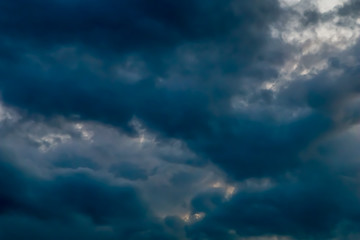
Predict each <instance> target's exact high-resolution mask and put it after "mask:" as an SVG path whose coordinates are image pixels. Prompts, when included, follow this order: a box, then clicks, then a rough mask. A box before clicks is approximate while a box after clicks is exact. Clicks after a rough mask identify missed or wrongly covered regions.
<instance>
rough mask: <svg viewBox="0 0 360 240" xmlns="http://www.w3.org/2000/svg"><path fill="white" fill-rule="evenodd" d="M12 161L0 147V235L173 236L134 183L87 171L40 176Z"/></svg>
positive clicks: (11, 237)
mask: <svg viewBox="0 0 360 240" xmlns="http://www.w3.org/2000/svg"><path fill="white" fill-rule="evenodd" d="M12 162H14V159H13V158H12V156H11V155H10V154H6V153H4V151H2V152H1V157H0V170H1V175H0V176H1V179H0V183H1V190H0V203H1V204H0V213H1V217H0V222H1V228H0V236H2V239H23V238H24V237H25V236H28V237H29V236H30V238H31V237H34V239H35V237H39V239H48V237H50V238H52V239H53V238H54V239H62V238H67V239H77V237H86V236H87V237H89V239H98V238H99V237H100V238H101V239H103V238H104V239H116V238H119V237H120V238H126V239H149V237H150V238H151V237H152V236H153V237H155V238H156V237H159V239H171V238H170V235H168V234H167V233H166V232H165V231H164V229H163V227H162V224H161V222H160V221H159V220H157V219H156V218H155V217H154V216H152V213H151V212H150V211H149V209H147V207H146V206H145V205H144V203H143V202H142V201H141V200H140V197H139V195H138V194H137V191H136V190H135V189H134V188H133V187H130V186H116V185H111V184H109V183H107V182H106V181H103V180H99V179H96V178H95V177H92V176H90V175H89V174H86V173H73V174H67V175H62V176H59V177H56V178H54V179H51V180H42V179H39V178H37V177H35V176H32V175H31V174H29V173H26V172H25V171H24V170H22V169H21V168H20V167H18V166H14V165H13V163H12ZM11 222H13V223H14V224H13V225H11V224H10V223H11ZM43 228H45V229H43ZM47 228H49V229H51V230H49V229H47ZM102 228H103V230H101V229H102ZM64 229H67V230H65V231H64ZM96 229H100V230H96ZM90 233H92V234H90ZM92 235H93V236H92ZM31 239H32V238H31ZM36 239H37V238H36ZM151 239H153V238H151ZM156 239H158V238H156Z"/></svg>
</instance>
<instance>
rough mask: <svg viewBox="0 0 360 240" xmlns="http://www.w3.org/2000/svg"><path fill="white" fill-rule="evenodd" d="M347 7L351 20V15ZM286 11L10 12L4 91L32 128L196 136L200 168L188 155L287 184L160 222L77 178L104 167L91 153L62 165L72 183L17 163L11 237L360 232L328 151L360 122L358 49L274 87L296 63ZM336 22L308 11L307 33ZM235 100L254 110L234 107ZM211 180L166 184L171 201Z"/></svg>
mask: <svg viewBox="0 0 360 240" xmlns="http://www.w3.org/2000/svg"><path fill="white" fill-rule="evenodd" d="M351 4H355V5H356V1H352V2H351ZM346 9H347V5H346V6H344V7H343V8H341V9H340V10H339V13H340V15H349V14H350V10H346ZM355 9H356V7H355ZM283 11H284V10H282V9H280V7H279V3H278V2H277V1H275V0H274V1H273V0H271V1H260V0H255V1H230V0H225V1H215V0H211V1H206V2H204V1H190V0H186V1H168V0H151V1H145V0H136V1H128V0H124V1H112V0H105V1H95V0H91V1H84V0H75V1H57V0H52V1H40V0H33V1H25V0H24V1H21V0H12V1H10V0H4V1H1V3H0V74H1V77H0V92H1V97H2V100H3V101H4V103H5V104H7V105H8V106H10V107H13V108H16V109H17V110H18V111H19V112H21V114H22V115H23V116H24V118H26V119H27V120H28V119H37V118H38V117H39V116H40V118H41V119H43V121H47V120H46V119H51V118H52V117H54V116H59V115H60V116H62V117H64V118H65V119H68V120H72V121H73V120H79V119H80V120H91V121H95V122H99V123H102V124H107V125H110V126H114V127H117V128H119V129H122V130H125V131H126V133H128V134H135V132H136V129H135V127H134V126H133V125H131V124H129V122H130V121H131V120H133V119H134V118H136V119H139V121H140V122H141V123H142V124H144V127H145V128H146V129H148V130H149V131H151V132H152V133H154V134H156V136H157V138H158V139H160V140H162V141H164V139H168V138H170V139H179V140H181V141H183V142H184V143H185V144H186V145H187V146H188V147H189V148H190V150H191V151H193V152H194V154H196V158H199V159H200V160H198V159H195V160H192V159H190V160H188V159H187V160H185V161H184V162H185V163H187V164H189V165H193V166H196V167H203V166H204V165H205V163H206V162H211V163H214V164H215V165H216V166H218V167H220V168H221V169H222V170H223V171H224V172H225V174H226V177H227V178H228V179H227V180H229V181H231V182H235V183H236V182H238V181H243V180H246V179H253V178H255V179H256V178H264V177H265V178H270V179H272V180H273V181H274V182H275V186H274V187H271V188H269V189H266V190H264V191H240V192H238V193H236V194H235V195H234V196H233V198H231V199H227V198H226V197H224V196H226V193H225V191H224V190H219V191H215V190H214V191H210V192H206V191H204V192H203V193H202V194H199V195H197V196H196V197H195V198H194V199H192V201H191V211H192V213H193V214H195V213H199V212H201V213H205V218H204V219H203V220H201V221H198V222H197V223H194V224H192V223H190V224H186V223H185V222H184V221H183V220H181V219H180V218H179V217H176V216H166V217H165V219H164V221H162V220H159V219H157V218H156V217H155V215H156V214H155V213H152V212H151V211H150V207H149V206H147V205H146V204H145V203H144V202H143V201H142V200H141V197H140V196H141V194H139V193H138V191H137V190H136V189H134V187H130V186H123V185H121V186H119V185H113V184H111V183H109V182H107V181H105V180H100V179H98V177H94V176H92V175H91V174H90V173H80V172H78V171H80V170H79V169H82V170H84V169H87V170H88V171H89V172H92V171H96V170H99V166H98V165H97V164H95V163H93V162H92V159H90V158H87V157H82V156H78V155H71V154H69V153H68V154H66V153H64V154H63V155H60V157H59V159H57V160H56V161H55V164H54V166H53V167H54V168H58V169H61V170H64V169H66V170H69V169H70V170H73V171H74V173H68V172H67V173H66V174H63V175H61V174H60V175H59V176H55V177H53V178H52V179H50V180H49V179H47V180H45V179H40V178H37V177H34V176H33V175H31V174H28V173H26V171H25V170H21V168H20V167H19V166H15V164H14V163H13V161H12V159H14V158H16V156H11V155H9V156H7V155H5V154H3V155H1V156H0V173H1V174H0V187H1V188H0V238H1V239H4V240H7V239H24V238H25V235H26V236H27V237H26V238H28V239H64V238H66V239H78V238H82V239H118V238H121V239H130V240H131V239H133V240H138V239H148V240H151V239H185V235H184V230H185V229H187V234H188V237H189V238H190V239H197V240H200V239H204V240H205V239H234V237H235V236H234V234H237V235H238V236H240V237H247V236H262V235H271V234H274V235H288V236H292V237H294V238H295V239H309V238H310V239H311V238H316V239H322V238H324V239H326V238H327V237H330V236H331V237H332V236H335V237H336V236H339V237H340V239H341V237H343V236H347V235H348V234H349V233H351V232H354V233H356V232H358V230H359V229H357V228H356V224H357V223H358V221H359V216H360V215H359V214H360V212H359V211H360V209H359V208H358V206H357V204H356V203H357V202H358V201H359V199H358V196H357V195H356V194H355V188H351V186H349V185H347V184H346V182H344V181H343V179H342V177H344V176H345V177H349V172H347V170H343V172H341V174H340V173H339V172H337V171H336V170H335V169H336V168H334V166H329V165H331V164H327V163H326V161H323V160H324V158H325V159H327V158H328V157H329V156H327V155H325V156H322V157H321V158H319V157H318V154H319V153H318V152H317V151H318V149H317V148H316V147H317V144H318V142H321V141H322V140H323V139H324V138H327V137H331V136H333V135H334V134H336V133H338V132H339V131H340V130H343V129H346V128H348V127H350V126H352V125H354V124H355V123H357V122H359V119H360V118H359V117H360V112H359V111H358V110H357V108H356V106H358V105H357V102H356V101H355V100H356V96H357V95H358V93H359V90H360V85H359V83H358V81H357V80H358V76H359V71H358V62H359V59H358V56H359V55H356V53H357V52H358V51H359V48H358V47H357V46H355V47H354V48H352V49H351V51H348V52H345V53H343V55H342V56H340V57H339V58H338V59H335V58H333V59H332V60H331V62H330V64H329V68H327V69H325V70H322V71H320V73H319V74H317V75H316V76H312V77H311V79H310V80H309V79H306V80H305V79H302V78H301V77H299V78H298V79H294V80H293V81H291V82H288V83H286V84H284V85H282V86H281V87H279V89H277V91H278V92H274V91H271V90H265V89H262V88H261V86H263V84H264V83H265V82H267V81H271V80H274V79H276V78H278V77H280V73H279V68H280V67H281V66H283V65H284V64H285V63H286V61H287V58H288V57H292V54H294V49H295V48H293V47H291V46H289V45H287V44H285V43H284V42H282V41H281V40H279V39H272V38H271V37H270V25H271V24H273V23H274V24H275V23H278V22H276V21H278V20H279V21H284V19H285V20H287V19H286V17H284V16H280V17H279V15H281V14H282V13H283ZM288 14H289V13H288ZM285 16H288V15H285ZM323 18H325V17H324V16H321V15H320V14H319V13H318V12H317V11H315V10H314V11H308V12H305V13H304V16H303V18H302V19H303V27H304V28H306V27H308V26H310V25H315V24H321V23H322V21H323ZM280 24H281V23H280ZM344 55H347V56H351V57H353V58H354V59H355V60H354V61H355V62H356V64H355V65H354V64H352V65H351V64H348V63H347V62H346V61H345V60H344ZM339 72H340V74H339ZM234 99H235V100H236V99H240V100H241V101H240V105H241V104H243V103H244V102H245V104H243V105H245V107H241V106H240V107H232V103H233V101H234ZM235 102H236V101H235ZM235 105H236V103H235ZM299 112H300V113H299ZM49 122H50V121H49ZM137 134H138V133H137ZM25 135H26V134H25ZM35 142H36V141H35ZM323 148H324V149H327V148H326V146H325V147H323ZM19 149H21V147H19ZM134 151H136V150H134ZM314 152H315V153H314ZM105 155H106V154H104V156H105ZM104 156H103V157H104ZM104 158H105V157H104ZM122 160H123V159H122ZM333 161H337V162H339V160H338V159H337V160H333ZM14 162H19V161H14ZM20 162H21V160H20ZM169 162H180V161H177V159H176V160H169ZM199 162H201V163H199ZM87 170H86V171H87ZM84 171H85V170H84ZM154 171H155V172H156V168H155V170H154ZM154 171H152V172H151V171H147V170H146V169H145V168H143V166H142V165H137V163H136V164H135V163H133V162H130V160H127V159H125V160H124V161H122V162H121V163H118V164H114V165H111V166H110V168H109V172H110V173H111V174H112V175H113V176H114V177H115V178H119V179H126V180H129V181H137V182H143V181H147V180H149V179H150V177H151V175H152V174H154ZM352 177H353V176H352ZM198 181H199V178H197V177H196V176H195V175H194V174H193V173H188V172H185V171H182V172H178V173H176V174H174V175H172V176H171V177H170V178H169V183H168V184H169V185H170V186H171V187H174V188H175V189H176V190H177V191H178V192H179V193H180V194H174V193H173V192H171V193H167V194H168V195H171V194H173V195H174V196H177V197H178V196H179V195H182V194H181V192H182V191H184V189H182V188H190V186H191V185H193V184H192V183H196V182H198ZM157 191H165V190H163V189H161V190H159V189H157ZM154 193H156V191H154ZM166 204H167V205H170V204H171V203H166ZM185 205H186V204H185ZM164 207H165V206H164ZM341 224H344V225H341ZM168 230H169V231H170V232H171V233H168ZM339 231H340V232H339ZM341 231H343V232H341ZM172 234H175V235H176V237H173V236H172Z"/></svg>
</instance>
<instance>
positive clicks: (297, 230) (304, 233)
mask: <svg viewBox="0 0 360 240" xmlns="http://www.w3.org/2000/svg"><path fill="white" fill-rule="evenodd" d="M353 187H355V188H356V186H353ZM354 190H355V189H354V188H352V187H349V186H348V185H347V184H346V181H344V179H342V178H341V176H340V175H337V173H336V171H334V169H328V168H327V167H325V166H319V165H317V164H314V163H310V164H308V165H305V166H304V168H303V169H302V170H301V174H299V175H298V176H297V178H296V179H293V180H291V179H284V182H280V183H279V185H278V186H276V187H274V188H270V189H269V190H265V191H262V192H246V191H244V192H239V193H238V194H236V195H235V196H234V197H233V198H232V199H231V200H230V201H229V202H226V201H225V202H224V200H223V199H221V195H218V196H217V195H213V194H212V195H211V194H208V195H207V196H206V195H203V196H199V197H198V198H196V199H194V202H193V206H194V208H195V210H196V211H202V212H206V213H207V214H208V217H207V218H206V219H205V220H204V221H202V222H199V223H197V224H195V225H194V226H193V229H190V236H192V238H193V239H219V238H221V239H232V238H231V233H229V230H234V231H236V234H238V235H239V236H263V235H268V236H269V235H270V236H271V235H274V234H275V235H284V236H292V237H294V238H295V239H329V238H331V237H336V235H337V233H338V232H337V231H338V228H341V227H343V228H345V229H346V230H349V229H351V228H353V227H354V226H356V225H358V223H359V220H360V219H359V216H360V215H359V213H360V208H359V205H358V201H359V199H358V196H357V194H356V193H355V192H354ZM219 203H222V207H221V208H214V207H209V206H212V205H215V206H216V205H219ZM347 228H348V229H347ZM353 230H354V229H353ZM357 230H358V229H357ZM348 233H349V232H347V233H346V232H345V234H348ZM338 237H340V238H339V239H343V238H341V237H346V235H341V236H338Z"/></svg>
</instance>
